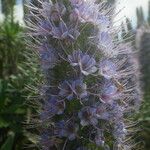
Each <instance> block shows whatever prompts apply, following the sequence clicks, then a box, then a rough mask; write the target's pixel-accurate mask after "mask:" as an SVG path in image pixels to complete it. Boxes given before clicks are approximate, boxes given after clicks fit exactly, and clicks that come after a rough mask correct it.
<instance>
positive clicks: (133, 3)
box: [116, 0, 149, 26]
mask: <svg viewBox="0 0 150 150" xmlns="http://www.w3.org/2000/svg"><path fill="white" fill-rule="evenodd" d="M119 2H120V4H119ZM148 2H149V0H118V2H117V10H119V9H122V8H123V9H122V11H121V12H120V13H119V15H118V16H117V17H116V20H119V19H120V18H123V17H124V16H126V17H128V18H130V20H131V21H132V24H133V26H135V25H136V21H137V20H136V8H137V7H140V6H142V7H143V11H144V15H145V17H147V14H148ZM121 21H122V20H121Z"/></svg>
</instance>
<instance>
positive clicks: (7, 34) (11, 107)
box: [0, 0, 39, 150]
mask: <svg viewBox="0 0 150 150" xmlns="http://www.w3.org/2000/svg"><path fill="white" fill-rule="evenodd" d="M1 4H2V12H3V14H4V15H5V19H4V21H3V22H1V23H0V150H12V149H14V150H20V149H23V148H24V147H25V145H24V144H25V143H26V141H28V138H27V137H28V134H27V132H26V131H25V127H24V124H23V122H25V120H28V121H29V119H30V111H31V108H30V107H29V106H27V104H26V102H27V100H28V98H29V97H30V96H31V95H32V93H33V92H32V90H30V91H29V90H27V88H26V87H27V85H29V84H32V85H34V83H35V82H36V80H37V79H38V76H39V74H38V73H37V68H38V67H37V66H36V63H34V57H33V58H32V61H30V58H31V57H30V56H31V55H32V52H29V50H28V49H27V48H26V46H25V42H24V41H23V39H22V33H23V32H24V28H23V27H21V26H20V25H19V23H17V22H15V21H14V11H13V8H14V5H15V0H4V1H3V0H2V3H1ZM29 54H30V55H29ZM27 62H28V63H27ZM30 62H31V63H32V64H31V63H30ZM31 66H32V67H31ZM27 96H28V97H27Z"/></svg>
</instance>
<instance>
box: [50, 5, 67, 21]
mask: <svg viewBox="0 0 150 150" xmlns="http://www.w3.org/2000/svg"><path fill="white" fill-rule="evenodd" d="M65 13H66V7H65V6H64V5H63V4H62V3H55V4H54V5H53V6H52V8H51V16H50V19H51V20H52V21H58V20H59V19H60V17H62V16H63V15H65Z"/></svg>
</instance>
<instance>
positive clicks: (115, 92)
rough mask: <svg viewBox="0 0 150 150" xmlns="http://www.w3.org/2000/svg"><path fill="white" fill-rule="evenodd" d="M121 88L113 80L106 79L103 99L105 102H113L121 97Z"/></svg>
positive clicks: (103, 86) (103, 87)
mask: <svg viewBox="0 0 150 150" xmlns="http://www.w3.org/2000/svg"><path fill="white" fill-rule="evenodd" d="M120 94H121V93H120V90H119V88H118V87H117V85H116V84H115V83H113V82H112V81H111V80H105V82H104V84H103V85H102V91H101V100H102V101H103V102H104V103H112V102H113V101H114V100H116V99H118V98H119V97H120Z"/></svg>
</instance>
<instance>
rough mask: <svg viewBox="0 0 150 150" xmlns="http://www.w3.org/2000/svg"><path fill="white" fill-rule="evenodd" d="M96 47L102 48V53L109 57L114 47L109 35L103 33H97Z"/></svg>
mask: <svg viewBox="0 0 150 150" xmlns="http://www.w3.org/2000/svg"><path fill="white" fill-rule="evenodd" d="M98 47H99V48H103V49H104V50H103V52H104V53H106V54H109V55H111V53H112V50H113V47H114V45H113V41H112V37H111V35H110V33H108V32H104V31H103V32H99V34H98Z"/></svg>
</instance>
